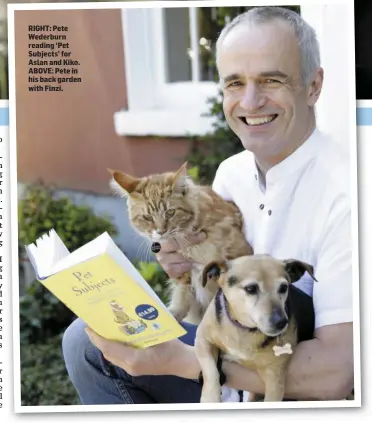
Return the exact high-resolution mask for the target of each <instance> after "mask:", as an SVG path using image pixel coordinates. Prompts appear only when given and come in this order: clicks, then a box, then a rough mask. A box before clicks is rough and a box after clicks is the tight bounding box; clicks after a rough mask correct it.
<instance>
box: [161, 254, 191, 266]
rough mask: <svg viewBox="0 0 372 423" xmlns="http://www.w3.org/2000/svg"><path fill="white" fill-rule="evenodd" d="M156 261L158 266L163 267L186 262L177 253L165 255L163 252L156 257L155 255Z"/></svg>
mask: <svg viewBox="0 0 372 423" xmlns="http://www.w3.org/2000/svg"><path fill="white" fill-rule="evenodd" d="M156 257H157V259H158V261H159V263H160V264H162V265H163V264H164V265H172V264H177V263H183V262H184V261H186V259H185V257H184V256H183V255H182V254H179V253H175V252H170V253H167V252H165V251H160V252H159V253H158V254H157V255H156Z"/></svg>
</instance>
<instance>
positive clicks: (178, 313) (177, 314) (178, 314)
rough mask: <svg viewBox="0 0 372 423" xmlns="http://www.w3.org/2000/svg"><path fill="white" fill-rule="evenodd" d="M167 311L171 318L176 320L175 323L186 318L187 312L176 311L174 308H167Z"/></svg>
mask: <svg viewBox="0 0 372 423" xmlns="http://www.w3.org/2000/svg"><path fill="white" fill-rule="evenodd" d="M168 311H169V312H170V313H171V314H172V316H173V317H174V318H175V319H176V320H177V322H179V323H180V322H182V320H183V319H184V318H185V317H186V315H187V312H184V311H183V310H177V309H175V308H172V307H169V308H168Z"/></svg>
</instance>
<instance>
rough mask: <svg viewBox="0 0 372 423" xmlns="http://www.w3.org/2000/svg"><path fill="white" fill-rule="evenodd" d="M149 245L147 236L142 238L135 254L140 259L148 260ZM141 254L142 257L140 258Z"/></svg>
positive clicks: (149, 241)
mask: <svg viewBox="0 0 372 423" xmlns="http://www.w3.org/2000/svg"><path fill="white" fill-rule="evenodd" d="M150 247H151V240H149V239H148V238H143V240H142V242H141V244H140V246H139V247H138V251H137V256H138V257H139V260H140V261H145V262H146V261H148V260H149V258H150V254H149V253H150ZM142 254H143V258H142Z"/></svg>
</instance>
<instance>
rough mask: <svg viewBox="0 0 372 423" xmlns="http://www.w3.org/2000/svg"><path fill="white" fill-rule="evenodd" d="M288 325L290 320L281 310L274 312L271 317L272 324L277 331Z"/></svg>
mask: <svg viewBox="0 0 372 423" xmlns="http://www.w3.org/2000/svg"><path fill="white" fill-rule="evenodd" d="M287 323H288V319H287V318H286V317H285V316H283V313H282V312H281V311H279V310H273V314H272V316H271V324H272V325H273V326H275V327H276V328H277V329H279V330H281V329H283V328H284V327H285V326H286V324H287Z"/></svg>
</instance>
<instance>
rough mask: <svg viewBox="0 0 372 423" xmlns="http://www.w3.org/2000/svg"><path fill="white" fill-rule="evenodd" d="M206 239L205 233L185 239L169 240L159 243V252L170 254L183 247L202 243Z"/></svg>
mask: <svg viewBox="0 0 372 423" xmlns="http://www.w3.org/2000/svg"><path fill="white" fill-rule="evenodd" d="M206 237H207V236H206V234H205V232H198V233H196V234H190V235H187V236H186V237H178V238H177V237H176V238H170V239H167V240H166V241H162V242H161V243H160V244H161V250H160V251H161V252H164V253H172V252H175V251H178V250H179V249H180V248H182V247H185V246H187V245H192V244H197V243H199V242H202V241H204V240H205V239H206Z"/></svg>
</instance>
